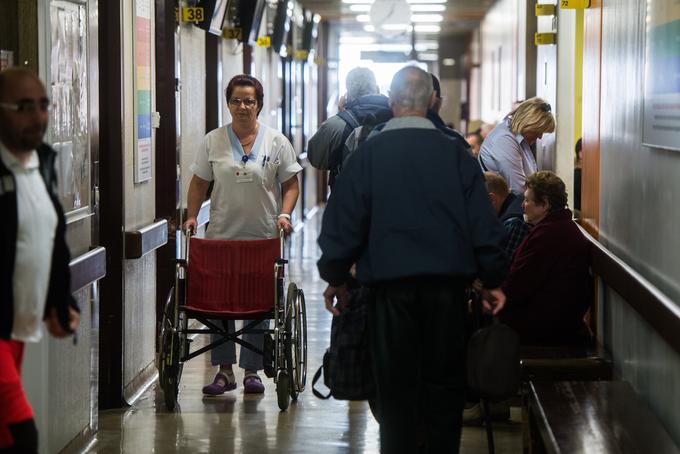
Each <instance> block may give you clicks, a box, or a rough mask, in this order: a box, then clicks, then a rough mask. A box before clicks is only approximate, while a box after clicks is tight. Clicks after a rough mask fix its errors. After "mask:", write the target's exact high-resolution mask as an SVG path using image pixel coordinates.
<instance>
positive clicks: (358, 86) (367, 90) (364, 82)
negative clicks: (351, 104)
mask: <svg viewBox="0 0 680 454" xmlns="http://www.w3.org/2000/svg"><path fill="white" fill-rule="evenodd" d="M345 85H346V86H347V98H348V100H351V99H356V98H361V97H362V96H365V95H375V94H377V93H379V91H378V84H377V83H376V82H375V74H373V71H371V70H370V69H368V68H361V67H358V68H354V69H353V70H351V71H350V72H349V74H347V80H346V81H345Z"/></svg>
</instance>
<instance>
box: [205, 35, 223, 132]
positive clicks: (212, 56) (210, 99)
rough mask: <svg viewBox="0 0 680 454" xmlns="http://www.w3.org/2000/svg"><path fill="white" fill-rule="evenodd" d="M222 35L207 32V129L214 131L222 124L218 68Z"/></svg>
mask: <svg viewBox="0 0 680 454" xmlns="http://www.w3.org/2000/svg"><path fill="white" fill-rule="evenodd" d="M221 39H222V37H221V36H215V35H212V34H210V33H206V34H205V130H206V131H212V130H213V129H217V128H219V126H220V122H219V111H220V101H221V98H222V96H221V94H220V91H221V90H220V87H219V77H218V68H219V65H220V62H221V59H220V55H219V52H220V50H219V49H220V47H219V40H221Z"/></svg>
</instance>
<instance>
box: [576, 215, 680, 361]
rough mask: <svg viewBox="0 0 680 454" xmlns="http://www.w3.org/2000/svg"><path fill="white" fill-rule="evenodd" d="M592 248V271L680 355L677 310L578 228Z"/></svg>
mask: <svg viewBox="0 0 680 454" xmlns="http://www.w3.org/2000/svg"><path fill="white" fill-rule="evenodd" d="M581 231H582V232H583V235H584V236H585V237H586V239H587V240H588V241H589V242H590V244H591V245H592V258H593V264H592V266H593V271H594V272H595V274H597V275H598V276H600V278H602V280H603V281H604V282H605V284H607V286H608V287H611V288H612V289H614V290H615V291H616V292H617V293H618V294H619V295H620V296H621V297H622V298H623V299H624V300H625V301H626V302H627V303H628V304H629V305H630V306H631V307H632V308H633V309H635V310H636V311H637V312H638V314H640V315H641V316H642V318H644V319H645V320H646V321H647V322H648V323H649V324H650V325H651V326H652V327H653V328H654V330H655V331H657V332H658V333H659V335H660V336H661V337H662V338H663V339H664V340H665V341H666V342H668V344H669V345H670V346H671V347H672V348H673V349H674V350H675V351H676V352H678V353H680V307H678V305H677V304H676V303H675V302H673V300H671V299H670V298H669V297H668V296H667V295H666V294H665V293H663V292H662V291H661V290H659V289H658V288H656V287H655V286H654V284H652V283H651V282H649V281H648V280H647V279H645V278H644V277H643V276H642V275H641V274H640V273H638V272H637V271H635V270H634V269H633V268H632V267H630V266H629V265H628V264H627V263H625V262H624V261H623V260H621V259H620V258H619V257H617V256H616V255H614V254H613V253H612V252H611V251H610V250H608V249H607V248H605V247H604V246H603V245H602V243H600V242H599V241H597V240H596V239H594V238H593V237H592V236H591V235H590V234H589V233H588V232H586V231H585V229H583V227H581Z"/></svg>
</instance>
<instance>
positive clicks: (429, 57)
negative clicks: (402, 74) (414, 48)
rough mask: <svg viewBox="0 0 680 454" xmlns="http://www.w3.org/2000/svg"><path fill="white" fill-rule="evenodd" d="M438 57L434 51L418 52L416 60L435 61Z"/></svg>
mask: <svg viewBox="0 0 680 454" xmlns="http://www.w3.org/2000/svg"><path fill="white" fill-rule="evenodd" d="M438 58H439V55H437V54H435V53H420V54H418V60H423V61H437V59H438Z"/></svg>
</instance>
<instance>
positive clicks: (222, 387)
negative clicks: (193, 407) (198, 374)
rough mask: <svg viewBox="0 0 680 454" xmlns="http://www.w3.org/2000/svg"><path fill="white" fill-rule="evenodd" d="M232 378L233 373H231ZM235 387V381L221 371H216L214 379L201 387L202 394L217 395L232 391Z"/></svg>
mask: <svg viewBox="0 0 680 454" xmlns="http://www.w3.org/2000/svg"><path fill="white" fill-rule="evenodd" d="M232 379H233V375H232ZM234 389H236V381H235V380H234V381H231V380H229V377H228V376H227V375H225V374H223V373H222V372H218V373H217V374H216V375H215V380H213V382H212V383H211V384H209V385H205V386H204V387H203V394H207V395H209V396H219V395H220V394H224V393H225V392H227V391H232V390H234Z"/></svg>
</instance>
